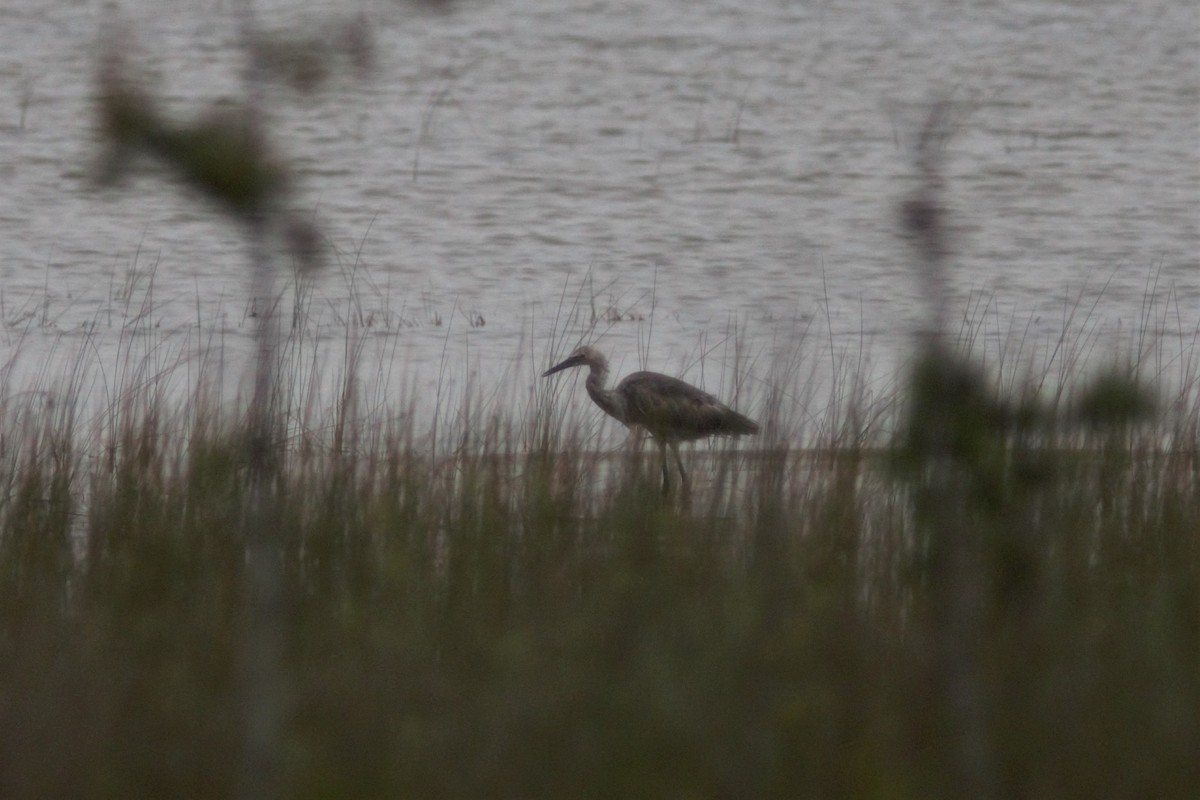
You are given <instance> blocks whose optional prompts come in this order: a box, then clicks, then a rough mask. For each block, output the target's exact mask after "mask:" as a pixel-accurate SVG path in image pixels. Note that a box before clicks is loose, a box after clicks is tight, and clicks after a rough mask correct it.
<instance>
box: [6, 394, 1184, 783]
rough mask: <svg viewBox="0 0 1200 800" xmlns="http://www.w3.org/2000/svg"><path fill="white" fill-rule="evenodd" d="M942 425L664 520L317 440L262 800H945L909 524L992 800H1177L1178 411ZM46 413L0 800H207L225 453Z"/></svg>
mask: <svg viewBox="0 0 1200 800" xmlns="http://www.w3.org/2000/svg"><path fill="white" fill-rule="evenodd" d="M927 377H928V376H927ZM968 383H969V380H968ZM1109 383H1110V384H1111V383H1112V382H1111V381H1110V382H1109ZM934 388H935V390H936V392H935V396H940V397H941V398H942V400H941V401H940V402H941V403H942V404H943V405H949V406H951V407H961V408H966V409H968V411H967V412H964V413H966V416H960V417H956V418H955V419H959V420H966V421H965V422H963V423H962V425H963V426H965V427H962V429H961V430H959V431H958V434H957V435H958V438H959V439H961V445H962V446H961V448H959V446H958V444H955V445H953V447H952V448H951V452H953V453H954V458H953V460H952V461H951V463H949V464H948V465H946V464H943V465H940V466H939V465H938V464H935V463H934V461H935V460H936V459H937V458H940V457H941V456H937V455H930V454H929V452H928V451H925V450H923V449H922V448H921V446H920V444H919V442H920V439H921V435H922V433H921V426H920V424H919V419H920V418H922V415H926V414H928V413H930V409H923V408H922V406H921V401H920V396H921V391H922V390H921V384H920V380H919V379H918V381H917V382H916V383H915V384H914V388H913V389H912V391H913V393H914V396H913V397H908V398H893V399H892V400H889V401H887V402H888V405H889V407H895V408H906V409H908V410H909V413H910V414H911V415H912V417H913V419H914V421H912V422H909V423H905V422H904V421H903V419H901V420H899V421H898V422H896V423H895V425H894V427H898V428H905V425H907V428H905V429H906V430H907V431H908V433H907V439H906V438H905V437H904V436H897V437H895V440H894V441H893V442H891V443H890V444H888V445H886V446H883V447H880V446H878V445H877V444H872V443H870V442H869V441H868V440H869V439H870V437H869V436H865V435H862V432H861V431H856V430H855V429H854V425H853V424H851V423H849V422H846V423H839V424H834V425H829V426H819V427H822V428H823V429H825V430H831V431H837V433H836V434H830V435H829V436H828V437H827V438H828V441H825V442H822V443H820V444H821V446H820V447H819V448H817V449H812V450H803V451H801V450H796V449H791V448H789V447H788V446H787V445H786V444H785V442H786V438H785V437H782V436H779V437H771V436H768V437H766V438H765V439H764V440H763V441H762V442H761V443H760V444H761V449H759V450H756V451H752V452H751V451H745V450H741V451H738V450H730V451H717V452H715V453H713V454H712V455H711V456H710V457H707V458H706V459H705V460H704V465H705V466H704V468H703V469H702V470H701V471H702V472H703V471H704V469H707V473H708V474H707V482H706V483H704V488H703V489H701V491H700V492H699V496H698V497H697V498H695V502H694V503H693V505H692V507H691V508H690V509H686V510H681V509H679V508H678V507H677V504H673V503H668V504H665V505H664V504H663V503H662V502H661V501H660V500H659V498H658V495H657V486H656V482H655V480H654V479H653V478H654V476H655V474H656V473H655V469H654V467H653V465H640V464H639V458H638V457H637V456H636V455H634V454H628V455H622V454H619V453H618V454H614V455H610V456H606V457H597V456H596V455H595V454H593V453H591V452H589V451H588V450H587V449H586V447H585V446H584V443H581V442H579V441H576V440H575V439H573V438H572V435H571V434H570V432H569V426H566V425H559V426H558V427H557V429H556V428H555V426H554V425H545V426H543V427H542V428H541V429H540V430H538V432H537V433H536V434H535V435H532V436H531V435H530V434H529V431H531V430H537V429H538V427H537V424H532V425H531V424H528V423H529V421H528V420H526V421H522V420H505V419H495V420H491V421H490V422H488V423H487V424H485V425H483V426H482V429H483V431H484V433H483V434H482V435H479V436H476V437H475V438H474V439H473V440H472V441H473V444H470V445H469V446H464V447H462V448H461V449H460V450H459V451H458V452H457V453H455V454H452V455H449V456H447V455H441V456H438V457H436V458H435V457H434V456H432V455H430V454H429V452H428V451H427V449H425V448H423V447H421V446H420V445H419V444H418V443H417V440H418V438H419V437H418V436H417V435H416V432H414V431H412V430H411V429H409V428H406V427H405V425H404V424H403V423H396V424H394V425H392V426H390V427H389V426H387V425H382V426H381V425H365V424H355V423H354V415H353V414H352V413H351V412H349V411H348V410H347V409H346V408H345V407H342V408H341V409H340V411H337V412H333V413H335V414H336V415H337V416H336V419H331V420H329V421H328V425H327V430H329V431H334V432H336V433H335V434H334V435H332V436H329V437H326V439H328V441H326V440H319V437H313V438H309V437H301V438H300V439H293V440H292V441H290V442H288V443H287V444H279V445H278V453H277V461H278V463H279V464H280V468H279V470H278V473H277V475H276V476H275V477H274V479H273V482H272V484H271V486H270V488H269V490H268V493H267V494H268V501H269V505H270V511H269V515H268V516H267V517H266V518H268V519H272V520H275V524H277V525H278V528H279V530H278V531H277V536H276V537H275V538H274V539H273V541H275V542H277V543H278V550H279V551H278V553H277V557H278V558H279V559H280V563H281V564H282V570H281V575H282V580H283V587H282V592H281V597H282V603H281V605H280V607H279V608H277V609H276V610H275V611H276V614H277V617H276V621H277V623H278V626H279V630H280V631H281V633H282V640H283V649H282V652H283V654H284V656H283V661H284V663H283V665H282V676H283V680H284V685H283V686H280V687H277V688H278V690H279V692H280V698H281V701H280V702H281V703H282V708H283V716H282V718H283V732H282V741H280V742H279V747H280V751H281V753H280V763H281V768H282V775H281V776H280V784H279V785H280V786H281V787H282V791H283V793H284V794H285V796H287V797H295V798H309V797H311V798H318V797H321V798H324V797H388V798H395V797H421V798H436V797H447V798H457V797H463V798H478V797H513V798H531V797H546V798H564V797H597V798H602V797H603V798H608V797H671V798H682V797H696V798H735V797H745V798H766V797H787V798H793V797H858V798H872V797H875V798H927V797H949V796H953V793H954V790H953V788H952V787H953V786H954V784H953V782H951V781H948V780H947V778H946V774H947V770H948V769H949V768H950V767H951V765H949V764H948V763H947V758H948V756H947V754H948V753H950V752H951V751H952V750H953V748H954V745H955V742H954V741H953V739H954V737H956V736H957V735H958V731H957V729H956V727H955V724H953V722H952V721H951V720H949V719H948V717H947V714H946V711H945V704H944V703H943V702H942V700H941V699H940V695H941V694H942V688H941V684H940V682H939V681H940V680H941V679H940V677H939V675H938V671H939V669H938V666H937V657H936V649H937V641H938V639H937V634H936V631H937V625H938V621H937V608H936V605H937V604H936V603H935V602H931V598H933V597H934V596H935V593H936V583H937V580H938V576H939V572H938V565H937V559H938V555H937V553H936V552H935V551H936V546H935V545H936V537H934V536H931V534H930V532H929V531H930V528H929V526H928V525H927V524H926V522H925V521H924V520H926V519H927V518H928V517H929V515H930V513H931V512H930V510H929V509H928V508H927V507H926V506H928V504H929V502H930V499H931V498H933V499H934V500H935V501H937V502H939V503H941V504H943V505H945V504H946V503H947V502H953V503H954V504H956V511H955V513H954V516H952V517H950V518H949V519H950V520H951V524H952V525H954V526H955V532H956V534H960V535H962V536H969V537H972V540H973V541H977V542H978V543H979V548H978V550H977V551H976V552H977V557H978V563H977V564H974V565H972V567H971V569H972V570H973V572H972V575H973V576H974V577H976V578H977V579H978V583H979V586H978V588H979V597H980V602H981V608H980V613H979V614H978V615H976V616H975V617H974V619H976V620H977V621H978V625H977V629H975V630H972V631H970V635H969V642H968V652H969V654H970V655H971V657H972V658H973V659H974V663H975V664H976V666H977V669H976V670H975V674H977V675H978V676H979V683H980V685H979V687H978V689H979V691H980V692H981V695H982V708H983V709H984V719H983V720H982V723H983V727H984V730H985V732H986V737H987V741H988V745H989V747H990V750H991V752H992V755H993V757H994V760H995V771H996V777H997V782H998V788H999V789H1000V791H1001V793H1002V794H1003V796H1006V797H1028V798H1063V797H1146V798H1149V797H1156V798H1172V797H1178V798H1184V797H1192V796H1195V794H1194V793H1195V791H1196V790H1197V788H1198V787H1200V758H1197V755H1196V754H1197V753H1200V463H1198V455H1197V454H1198V452H1200V436H1198V432H1197V425H1196V420H1197V417H1198V414H1197V408H1196V399H1195V396H1194V387H1192V388H1191V391H1192V392H1193V394H1192V395H1188V394H1187V393H1186V391H1185V393H1184V394H1183V395H1182V396H1181V398H1182V399H1181V404H1176V407H1175V408H1174V411H1172V412H1171V413H1170V414H1164V415H1162V416H1160V417H1158V418H1157V419H1156V420H1154V421H1149V422H1141V423H1138V424H1136V425H1135V424H1133V423H1130V422H1128V421H1122V420H1123V419H1124V418H1123V417H1121V415H1120V414H1117V416H1116V419H1115V420H1108V419H1105V418H1100V419H1098V421H1097V420H1093V421H1092V422H1090V423H1088V422H1087V420H1084V421H1082V422H1078V423H1074V422H1073V423H1069V424H1068V423H1067V422H1062V421H1060V420H1059V418H1058V417H1055V416H1054V414H1052V413H1049V412H1048V411H1046V410H1042V411H1040V412H1038V413H1037V414H1034V415H1031V416H1030V415H1027V416H1022V413H1023V412H1022V411H1021V409H1020V408H1018V409H1016V410H1015V411H1014V413H1013V415H1012V417H1011V419H1010V420H1009V422H1007V423H1003V424H1000V423H997V424H996V426H995V427H994V430H993V428H992V427H989V426H991V425H993V422H994V421H993V420H991V417H989V415H988V414H987V413H986V411H987V408H989V406H987V405H986V404H983V405H982V406H981V405H980V404H979V403H975V404H974V405H972V404H971V403H969V402H957V401H956V400H955V398H954V396H953V395H952V394H950V395H947V394H945V393H946V392H953V391H957V390H956V389H955V388H954V385H949V387H948V385H938V386H936V387H934ZM960 388H961V387H960ZM1103 388H1105V390H1106V391H1110V392H1111V391H1112V387H1111V386H1110V385H1108V384H1104V385H1103ZM1120 388H1121V387H1120V385H1119V384H1118V385H1117V389H1118V390H1119V389H1120ZM938 392H940V393H941V394H940V395H939V394H936V393H938ZM1117 394H1118V396H1120V392H1119V391H1118V392H1117ZM1095 397H1098V398H1099V399H1098V400H1095V401H1094V402H1099V403H1101V404H1102V405H1101V408H1104V407H1105V406H1103V401H1104V395H1103V394H1100V393H1097V394H1096V395H1095ZM1189 397H1190V399H1188V398H1189ZM52 398H53V395H51V394H48V393H42V392H35V393H26V394H18V393H13V392H10V393H9V394H8V395H7V396H6V397H5V401H4V403H3V404H2V406H0V796H3V797H5V798H11V799H14V800H15V799H17V798H47V797H77V798H83V797H121V798H128V797H225V796H232V795H234V794H235V793H236V786H235V784H236V783H237V775H238V770H239V768H240V758H241V757H242V752H243V747H242V742H243V736H244V735H245V731H244V730H243V720H242V715H241V711H240V709H241V707H242V703H243V702H244V700H245V698H244V697H243V696H242V693H243V688H242V687H243V686H244V683H243V682H241V681H239V676H238V669H239V663H240V661H241V659H240V656H239V648H240V647H242V646H243V644H242V638H243V633H244V631H245V625H246V620H245V614H246V603H245V580H246V575H245V564H246V544H245V541H244V538H243V533H242V531H243V526H244V525H245V520H246V515H247V514H248V513H249V512H248V508H249V507H250V502H249V498H248V491H249V489H248V486H249V485H250V482H249V481H248V480H247V470H248V466H247V463H248V459H247V441H246V440H247V433H246V428H245V425H244V423H243V422H242V421H241V420H240V418H239V417H237V416H236V415H234V414H233V413H232V412H230V411H228V410H226V411H224V412H223V411H222V410H221V409H219V408H216V407H210V406H209V405H207V404H205V403H203V402H195V403H192V404H189V405H188V406H187V408H186V409H181V408H168V407H165V405H164V403H163V401H161V400H158V399H155V396H154V394H153V391H152V389H150V388H143V389H141V390H136V389H135V390H131V394H130V395H129V396H127V399H126V401H125V402H124V403H123V404H122V405H121V406H120V407H118V408H116V409H115V410H114V411H113V414H112V417H111V420H110V424H106V425H105V426H103V429H102V430H100V431H99V432H90V431H83V430H81V427H82V426H81V425H80V423H79V421H78V419H77V416H78V415H77V414H76V413H75V411H74V409H75V408H76V406H77V402H78V398H72V397H71V396H70V392H69V391H68V392H67V393H66V394H64V395H61V396H59V397H58V399H57V401H56V402H51V399H52ZM1122 402H1125V405H1120V404H1119V403H1118V404H1117V405H1116V407H1117V410H1118V411H1120V410H1121V409H1123V408H1125V407H1126V406H1127V405H1128V403H1127V402H1126V401H1122ZM935 405H936V403H935ZM997 407H1000V406H997ZM980 408H983V412H980ZM1081 408H1084V409H1085V410H1086V409H1087V406H1086V404H1085V405H1084V406H1081ZM972 414H974V416H971V415H972ZM1034 417H1037V419H1038V421H1037V422H1036V423H1035V422H1031V421H1030V420H1031V419H1033V418H1034ZM869 418H872V413H871V410H870V409H858V410H857V411H855V412H854V413H847V414H845V417H844V419H845V420H855V419H869ZM1088 419H1091V418H1090V417H1089V418H1088ZM1014 420H1015V421H1014ZM1085 423H1086V424H1085ZM989 431H992V432H991V433H989ZM955 441H956V442H957V441H958V439H956V440H955ZM914 442H916V444H914ZM954 448H959V449H954ZM697 461H699V459H698V458H694V459H693V463H697ZM947 476H949V477H947ZM956 476H957V477H956ZM931 481H935V482H936V481H942V482H948V484H947V485H944V486H934V487H932V488H931V485H930V482H931ZM949 495H953V498H954V499H953V500H952V501H948V500H947V497H948V496H949ZM935 511H936V510H935ZM939 524H941V525H943V526H945V524H946V517H945V515H944V514H943V516H942V521H941V523H939Z"/></svg>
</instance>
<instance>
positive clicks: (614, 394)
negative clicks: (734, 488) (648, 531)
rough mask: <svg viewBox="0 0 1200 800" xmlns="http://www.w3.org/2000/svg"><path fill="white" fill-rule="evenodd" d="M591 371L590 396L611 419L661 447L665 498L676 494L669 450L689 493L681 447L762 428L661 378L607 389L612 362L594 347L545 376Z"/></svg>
mask: <svg viewBox="0 0 1200 800" xmlns="http://www.w3.org/2000/svg"><path fill="white" fill-rule="evenodd" d="M582 366H587V367H589V368H590V371H589V372H588V376H587V382H586V383H585V385H586V387H587V393H588V394H589V395H590V396H591V398H592V400H594V401H595V403H596V405H598V406H600V408H602V409H604V412H605V413H606V414H608V415H609V416H610V417H614V418H615V419H617V420H620V421H621V422H622V423H623V424H625V425H626V426H627V427H630V428H633V427H639V428H642V429H644V430H645V431H647V432H648V433H649V434H650V435H651V436H653V437H654V440H655V441H656V442H658V448H659V451H660V452H661V453H662V470H663V486H662V490H663V494H664V495H665V494H667V493H668V492H669V491H670V488H671V479H670V472H669V470H668V466H667V448H668V447H669V448H671V452H672V453H674V454H675V463H676V465H678V467H679V479H680V482H681V483H682V484H683V489H684V492H685V493H686V492H687V491H688V482H687V473H686V472H684V470H683V459H682V458H680V456H679V443H680V442H690V441H692V440H694V439H703V438H704V437H706V436H720V435H724V436H740V435H742V434H753V433H758V423H757V422H755V421H754V420H752V419H750V418H749V417H745V416H742V415H741V414H739V413H738V412H736V411H734V410H733V409H731V408H730V407H729V406H727V405H725V404H724V403H722V402H721V401H720V400H718V399H717V398H715V397H713V396H712V395H711V394H709V393H708V392H705V391H702V390H700V389H697V388H696V387H695V386H692V385H691V384H690V383H684V382H683V381H681V380H679V379H678V378H672V377H671V376H669V375H662V374H660V373H658V372H635V373H633V374H632V375H627V376H626V377H625V378H624V379H622V381H621V382H620V383H618V384H617V388H615V389H606V388H604V386H605V383H607V381H608V359H606V358H605V357H604V355H603V354H602V353H600V351H599V350H596V349H595V348H594V347H588V346H586V345H585V346H583V347H580V348H579V349H577V350H576V351H575V352H573V353H571V355H570V356H568V357H567V359H566V360H565V361H563V362H562V363H560V364H556V365H555V366H553V367H551V368H550V369H548V370H546V371H545V372H543V373H542V377H543V378H547V377H549V376H551V375H553V374H554V373H556V372H559V371H561V370H564V369H570V368H571V367H582Z"/></svg>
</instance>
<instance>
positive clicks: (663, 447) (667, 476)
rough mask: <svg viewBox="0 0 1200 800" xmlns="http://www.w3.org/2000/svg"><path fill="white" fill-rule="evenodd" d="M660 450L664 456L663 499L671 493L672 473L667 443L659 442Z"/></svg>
mask: <svg viewBox="0 0 1200 800" xmlns="http://www.w3.org/2000/svg"><path fill="white" fill-rule="evenodd" d="M658 449H659V452H660V453H661V454H662V472H663V484H662V493H663V497H666V496H667V495H668V494H670V493H671V472H670V469H669V468H668V465H667V443H666V442H659V444H658Z"/></svg>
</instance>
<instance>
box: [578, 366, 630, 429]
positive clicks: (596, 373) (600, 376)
mask: <svg viewBox="0 0 1200 800" xmlns="http://www.w3.org/2000/svg"><path fill="white" fill-rule="evenodd" d="M606 383H608V367H606V366H604V365H603V364H593V365H592V367H591V371H590V372H589V373H588V376H587V381H585V382H584V385H585V386H586V387H587V393H588V395H589V396H590V397H591V398H592V401H593V402H595V404H596V405H598V406H600V408H602V409H603V410H604V412H605V413H606V414H608V415H609V416H611V417H615V418H616V419H619V420H620V421H621V422H625V410H624V408H623V406H622V404H621V399H620V397H619V396H618V395H617V393H616V392H613V391H610V390H608V389H606V388H604V387H605V384H606Z"/></svg>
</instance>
